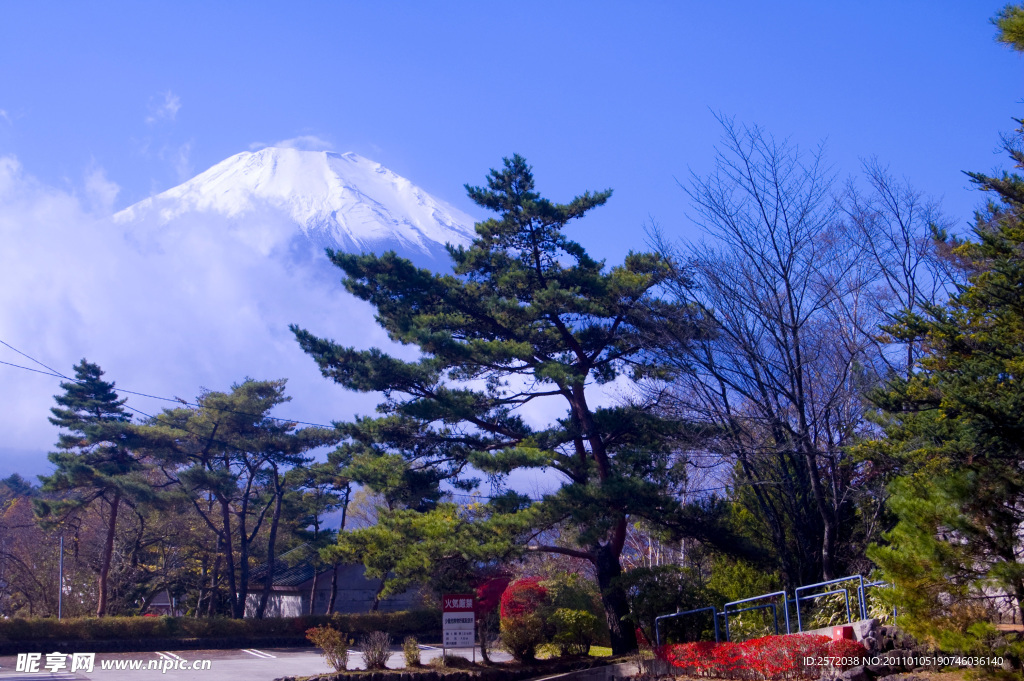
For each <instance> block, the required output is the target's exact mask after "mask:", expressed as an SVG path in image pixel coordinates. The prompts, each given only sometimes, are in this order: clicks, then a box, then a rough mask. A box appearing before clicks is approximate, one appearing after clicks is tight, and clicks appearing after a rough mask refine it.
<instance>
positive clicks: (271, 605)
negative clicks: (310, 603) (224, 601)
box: [245, 592, 307, 617]
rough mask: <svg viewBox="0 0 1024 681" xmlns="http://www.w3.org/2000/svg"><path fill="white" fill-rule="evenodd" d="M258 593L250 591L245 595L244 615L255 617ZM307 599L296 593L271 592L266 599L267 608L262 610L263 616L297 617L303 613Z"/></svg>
mask: <svg viewBox="0 0 1024 681" xmlns="http://www.w3.org/2000/svg"><path fill="white" fill-rule="evenodd" d="M261 596H262V594H260V593H250V594H246V596H245V616H246V617H255V616H256V611H257V610H259V607H260V597H261ZM306 603H307V599H306V598H303V597H302V595H301V594H297V593H280V592H278V593H271V594H270V598H268V599H267V608H266V610H265V611H264V612H263V616H264V617H298V616H299V615H305V614H306V609H307V605H306Z"/></svg>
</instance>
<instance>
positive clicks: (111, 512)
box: [35, 359, 153, 617]
mask: <svg viewBox="0 0 1024 681" xmlns="http://www.w3.org/2000/svg"><path fill="white" fill-rule="evenodd" d="M74 370H75V379H74V380H73V381H68V382H66V383H61V384H60V387H61V388H62V389H63V390H64V393H63V394H62V395H56V396H55V397H54V399H55V400H56V401H57V404H58V406H56V407H53V408H52V409H50V411H51V412H52V413H53V416H51V417H50V422H51V423H53V424H54V425H55V426H58V427H59V428H61V429H62V431H64V432H62V433H61V434H60V436H59V439H58V441H57V448H58V449H57V451H55V452H52V453H50V455H49V459H50V461H51V462H52V463H53V464H54V466H55V467H56V470H54V472H53V473H52V474H51V475H49V476H40V479H41V480H42V481H43V490H44V491H46V492H51V493H55V494H57V500H56V501H54V500H49V501H47V500H43V499H37V500H36V502H35V505H36V513H37V515H38V516H39V517H40V518H41V519H42V520H43V522H44V523H53V522H59V521H62V520H65V519H68V518H70V517H73V516H76V515H79V514H80V513H82V512H83V511H85V509H86V508H88V507H90V506H94V505H95V506H98V507H100V509H101V510H100V516H101V517H103V518H105V521H106V527H105V528H104V529H105V533H106V534H105V538H104V542H103V546H102V550H101V555H100V561H99V563H100V564H99V570H98V578H97V592H98V600H97V605H96V615H97V617H102V616H103V615H105V614H107V577H108V575H109V573H110V564H111V560H112V557H113V553H114V537H115V534H116V532H117V519H118V514H119V513H120V511H121V507H122V505H123V504H124V503H125V502H126V501H130V502H132V503H134V502H136V501H139V500H144V499H147V498H149V497H151V496H152V494H153V492H152V489H151V488H150V487H149V485H148V484H147V483H146V481H145V479H144V478H143V477H142V476H141V472H142V471H143V469H144V464H143V462H142V461H141V460H140V458H139V457H138V456H137V455H136V454H135V452H134V451H133V447H132V431H131V426H130V423H129V422H130V421H131V417H130V415H129V414H128V413H127V411H125V409H124V403H125V400H123V399H118V396H117V391H116V390H115V389H114V384H113V383H110V382H107V381H104V380H103V371H102V370H101V369H100V367H99V366H97V365H96V364H92V363H91V362H87V361H86V360H84V359H83V360H82V361H81V362H79V363H78V364H77V365H76V366H75V367H74Z"/></svg>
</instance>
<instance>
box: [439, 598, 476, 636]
mask: <svg viewBox="0 0 1024 681" xmlns="http://www.w3.org/2000/svg"><path fill="white" fill-rule="evenodd" d="M441 606H442V611H443V612H442V613H441V617H442V620H441V623H442V630H443V631H444V638H443V641H442V645H443V646H444V647H445V648H472V647H473V646H474V645H475V638H476V636H475V634H476V629H475V626H476V614H475V613H474V611H473V610H474V609H473V596H472V595H469V594H451V595H446V596H444V597H443V598H442V599H441Z"/></svg>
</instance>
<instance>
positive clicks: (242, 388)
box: [137, 379, 338, 618]
mask: <svg viewBox="0 0 1024 681" xmlns="http://www.w3.org/2000/svg"><path fill="white" fill-rule="evenodd" d="M285 383H286V381H285V380H284V379H281V380H277V381H256V380H252V379H247V380H245V381H243V382H242V383H238V384H235V385H233V386H232V387H231V392H230V393H222V392H213V391H211V392H207V393H205V394H203V395H202V396H200V397H199V399H198V406H197V407H196V408H178V409H169V410H166V411H164V412H163V413H162V414H161V415H160V416H158V417H157V418H156V419H154V420H153V421H151V422H150V423H148V424H147V425H146V426H144V427H138V428H137V432H138V433H139V434H140V436H141V437H143V438H145V447H146V452H147V454H148V455H150V456H151V457H153V459H154V460H155V461H157V462H159V464H160V471H161V472H162V473H163V474H164V476H166V478H167V483H169V484H170V485H171V486H172V488H173V489H176V490H177V491H178V492H179V493H180V494H181V495H182V498H183V499H184V500H185V501H186V502H187V503H189V504H191V505H192V507H193V509H194V510H195V511H196V513H197V515H198V516H199V518H201V520H202V522H203V524H204V525H206V527H207V528H208V529H209V530H210V531H211V532H212V533H213V534H214V535H215V536H216V537H217V544H218V548H219V550H220V552H221V555H222V558H223V560H222V563H221V565H222V566H223V574H225V575H226V577H227V583H228V589H229V593H228V597H227V601H228V603H229V604H230V609H231V615H232V617H235V618H241V617H243V616H244V615H245V612H246V599H247V596H248V594H249V587H250V584H249V581H250V580H249V569H250V560H251V559H253V558H255V557H256V556H254V552H255V551H256V550H257V548H258V547H261V546H264V545H265V546H266V551H267V553H266V558H267V570H268V574H267V578H266V581H265V584H264V585H263V586H264V588H263V590H262V593H261V594H260V599H259V601H258V605H257V606H256V608H255V614H256V616H257V617H262V616H263V612H264V610H265V608H266V605H267V601H268V599H269V594H270V590H271V580H272V579H273V573H274V561H275V558H276V556H275V550H276V549H275V544H276V538H277V531H278V527H279V525H280V521H281V514H282V507H283V497H284V494H285V490H286V486H285V473H286V472H287V471H288V470H290V469H291V468H293V467H295V466H300V465H303V464H305V463H308V461H309V459H308V457H307V456H306V455H305V452H307V451H308V450H310V449H313V448H315V447H320V446H323V445H329V444H333V443H335V442H337V441H338V435H337V433H336V431H335V430H334V429H332V428H320V427H308V428H300V429H297V428H296V426H297V425H298V424H296V423H292V422H288V421H282V420H279V419H275V418H273V417H272V416H270V411H271V410H272V409H273V408H274V407H276V406H277V405H279V404H282V403H284V402H287V401H288V400H290V399H291V398H290V397H287V396H286V395H285V394H284V390H285ZM264 542H265V543H264ZM215 571H216V569H215Z"/></svg>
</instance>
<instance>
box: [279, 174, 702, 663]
mask: <svg viewBox="0 0 1024 681" xmlns="http://www.w3.org/2000/svg"><path fill="white" fill-rule="evenodd" d="M467 190H468V192H469V196H470V197H471V198H472V199H473V201H475V202H476V203H477V204H478V205H480V206H481V207H483V208H486V209H488V210H490V211H494V212H495V213H497V214H498V217H496V218H493V219H490V220H486V221H484V222H481V223H479V224H477V226H476V231H477V238H476V240H475V241H474V242H473V243H472V245H470V246H469V247H468V248H463V247H459V248H449V252H450V254H451V257H452V260H453V261H454V273H452V274H433V273H431V272H429V271H427V270H422V269H417V268H415V267H414V266H413V265H412V264H411V263H410V262H409V261H407V260H403V259H401V258H399V257H397V256H396V255H395V254H394V253H387V254H384V255H382V256H374V255H350V254H345V253H339V252H330V251H329V253H328V254H329V256H330V258H331V260H332V261H333V262H334V263H335V264H336V265H337V266H338V267H340V268H342V269H343V270H344V271H345V273H346V275H347V277H346V279H345V287H346V288H347V289H348V290H349V291H350V292H352V293H353V294H355V295H356V296H358V297H359V298H362V299H363V300H366V301H369V302H370V303H371V304H372V305H374V307H376V309H377V319H378V321H379V322H380V324H381V325H382V326H383V327H384V328H385V329H386V330H387V332H388V334H389V335H390V337H391V338H392V339H394V340H396V341H398V342H400V343H404V344H409V345H413V346H415V347H417V348H419V350H420V351H421V353H422V354H421V359H419V360H418V361H402V360H399V359H396V358H394V357H391V356H388V355H386V354H385V353H383V352H381V351H380V350H377V349H373V350H368V351H360V350H356V349H353V348H347V347H342V346H339V345H337V344H335V343H334V342H332V341H329V340H324V339H321V338H318V337H316V336H314V335H313V334H312V333H310V332H308V331H305V330H301V329H298V328H295V329H294V331H295V333H296V335H297V337H298V340H299V342H300V344H301V345H302V347H303V349H304V350H305V351H306V352H307V353H309V354H310V355H312V356H313V357H314V358H315V359H316V361H317V363H318V364H319V366H320V368H321V370H322V372H323V373H324V375H325V376H327V377H330V378H332V379H334V380H335V381H337V382H338V383H341V384H342V385H344V386H346V387H348V388H350V389H353V390H360V391H366V392H370V391H378V392H382V393H384V394H385V396H386V401H385V402H384V403H383V404H382V405H380V407H379V408H378V409H379V411H380V412H382V414H383V415H382V416H380V417H378V418H365V419H361V420H359V421H357V422H355V423H352V424H348V425H347V426H346V430H347V433H348V436H349V441H348V442H349V446H350V447H352V448H354V459H353V465H352V466H351V467H350V470H357V471H358V470H361V471H363V472H364V473H365V476H364V477H365V478H366V480H365V482H368V483H369V484H370V486H371V487H375V488H378V487H384V488H388V489H389V490H390V492H389V494H390V497H389V498H391V499H394V500H395V502H396V503H395V504H394V506H395V508H394V510H388V509H385V510H382V513H384V514H385V516H386V515H387V514H388V513H392V514H397V515H395V518H394V522H391V521H390V520H388V519H387V518H386V517H385V518H384V519H382V527H384V526H386V527H389V528H392V529H394V528H398V527H400V526H402V525H403V524H408V525H409V526H410V527H420V526H426V525H430V523H429V521H427V520H426V519H424V522H423V523H419V522H415V521H413V520H412V519H411V518H410V517H409V516H408V514H409V513H411V512H412V513H424V514H428V513H431V512H435V514H436V515H438V518H437V520H438V521H439V522H440V520H442V519H441V518H440V515H449V516H451V518H452V520H451V521H450V522H452V523H457V522H462V520H459V518H462V519H463V520H465V517H464V515H463V516H460V515H459V514H458V513H455V514H454V515H452V509H451V508H450V507H449V506H448V505H446V504H439V503H438V486H439V485H440V483H441V482H442V481H448V482H449V483H451V484H454V485H462V486H463V487H464V488H471V487H472V484H473V481H472V480H470V479H467V475H469V474H471V471H472V469H471V468H467V466H468V465H471V466H472V467H473V468H475V469H476V470H477V471H482V472H484V473H486V474H488V475H490V476H494V477H493V478H492V480H499V479H501V477H502V476H504V475H506V474H508V473H510V472H511V471H514V470H517V469H525V468H532V469H542V470H547V471H549V474H550V475H551V478H552V480H553V481H554V480H557V484H558V489H557V490H556V491H554V492H550V493H548V494H546V495H544V497H543V499H542V500H540V501H531V500H530V499H528V498H526V497H524V496H522V495H518V494H516V493H514V492H511V491H509V492H508V493H506V494H504V495H500V496H498V497H496V498H493V499H491V500H490V503H488V504H486V505H485V506H484V507H483V508H482V509H481V508H480V507H476V509H475V511H474V514H473V515H474V517H475V518H486V519H487V520H488V522H490V523H491V524H492V526H493V527H495V528H498V527H500V528H502V531H504V532H506V533H511V534H513V535H514V537H513V539H514V540H515V541H517V542H519V543H520V545H521V546H522V547H523V548H525V549H526V550H534V551H549V552H558V553H562V554H568V555H571V556H577V557H580V558H584V559H586V560H588V561H590V562H591V563H592V564H593V565H594V568H595V571H596V574H597V578H598V582H599V586H600V588H601V592H602V596H603V599H604V606H605V610H606V614H607V623H608V627H609V630H610V633H611V640H612V647H613V649H614V650H615V651H616V652H617V653H619V652H624V651H626V650H628V649H631V648H633V647H634V646H635V640H634V636H633V632H632V631H631V630H630V629H629V627H625V626H623V617H624V616H625V615H626V614H627V613H628V605H627V602H626V598H625V593H624V591H623V589H622V587H621V586H620V584H619V582H618V580H617V579H616V578H617V577H619V575H620V573H621V565H620V556H621V554H622V551H623V545H624V542H625V539H626V530H627V526H628V519H629V518H630V517H631V516H637V517H645V518H648V519H650V520H652V521H654V522H664V521H666V520H669V519H674V518H677V515H676V514H677V513H678V511H679V503H678V500H677V497H676V495H675V494H674V493H675V492H677V491H678V488H679V486H680V485H681V484H682V483H683V480H684V477H685V476H684V475H683V471H682V466H681V465H680V464H679V462H678V461H676V460H674V459H673V457H672V444H671V443H672V441H673V438H674V437H676V436H677V435H679V431H680V428H679V426H678V424H677V423H674V422H670V421H666V420H663V419H661V418H659V417H657V416H656V415H655V413H654V409H653V407H654V405H652V404H648V403H642V402H640V401H635V402H630V403H625V402H623V403H621V404H619V405H617V406H598V405H599V404H600V402H599V401H598V398H597V396H596V395H595V386H597V385H600V384H607V383H609V382H610V381H613V380H615V379H616V378H620V379H621V380H623V381H624V383H625V384H628V383H629V382H630V381H637V380H642V379H644V378H647V377H652V376H662V375H663V372H664V367H663V366H660V365H657V364H653V363H651V362H650V361H649V360H648V358H647V356H646V355H645V353H644V350H643V347H642V343H641V341H640V338H641V336H642V334H641V333H640V330H641V329H642V328H643V326H644V325H645V324H646V323H647V322H648V320H649V319H650V315H651V314H652V310H654V309H657V308H659V307H660V306H667V305H668V304H667V303H664V302H663V301H661V300H660V299H659V298H658V297H657V294H656V291H657V288H658V286H659V284H660V283H661V282H662V281H663V279H664V277H665V276H666V274H667V272H668V267H667V263H666V262H665V261H664V260H663V259H662V258H661V257H660V256H658V255H654V254H649V253H631V254H629V255H628V256H627V258H626V260H625V263H624V264H623V265H621V266H618V267H613V268H610V269H608V268H606V267H605V266H604V263H603V262H598V261H595V260H593V259H592V258H591V257H590V256H589V255H587V253H586V251H585V250H584V249H583V247H582V246H580V244H578V243H577V242H575V241H573V240H571V239H570V238H569V237H568V236H567V235H566V233H565V228H566V226H567V224H568V223H570V222H571V221H573V220H575V219H577V218H580V217H582V216H583V215H584V214H586V213H587V212H588V211H590V210H591V209H593V208H596V207H598V206H600V205H602V204H604V203H605V202H606V201H607V200H608V198H609V196H610V195H611V192H610V191H604V192H599V193H594V194H592V193H589V192H588V193H585V194H583V195H581V196H578V197H576V198H575V199H573V200H572V201H571V202H569V203H567V204H556V203H553V202H551V201H549V200H547V199H544V198H542V197H541V196H540V195H539V194H538V193H537V192H536V191H535V190H534V179H533V175H532V172H531V169H530V168H529V166H527V164H526V162H525V161H524V160H523V158H521V157H520V156H518V155H517V156H513V157H512V158H510V159H506V160H505V164H504V168H503V169H501V170H492V171H491V173H490V175H489V177H488V178H487V186H486V187H468V186H467ZM664 311H665V310H662V312H664ZM679 316H681V315H677V317H679ZM627 393H628V390H627ZM538 401H539V402H541V404H543V405H544V406H545V408H546V413H547V414H549V415H550V417H551V419H552V423H551V425H550V426H549V427H546V428H540V429H536V428H532V427H531V426H530V425H528V424H527V422H526V421H525V420H524V419H523V418H522V416H521V412H520V411H518V410H519V409H520V408H522V407H524V406H526V405H531V406H532V403H534V402H538ZM357 479H359V478H358V477H357ZM360 482H364V480H360ZM398 489H402V490H404V491H405V494H399V493H398V492H397V490H398ZM424 523H426V525H424ZM442 524H443V523H442ZM555 528H557V530H558V534H559V536H560V537H561V539H560V541H558V542H554V541H547V542H546V541H544V540H543V536H544V535H543V534H541V533H542V532H543V531H545V530H553V529H555ZM454 531H455V530H454V529H453V532H454ZM496 531H497V530H496ZM548 536H552V535H548ZM440 543H442V542H439V544H440ZM499 544H500V542H498V543H496V544H495V545H496V546H497V545H499ZM466 553H467V555H469V554H470V552H469V551H468V550H467V551H466ZM399 558H400V557H399Z"/></svg>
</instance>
